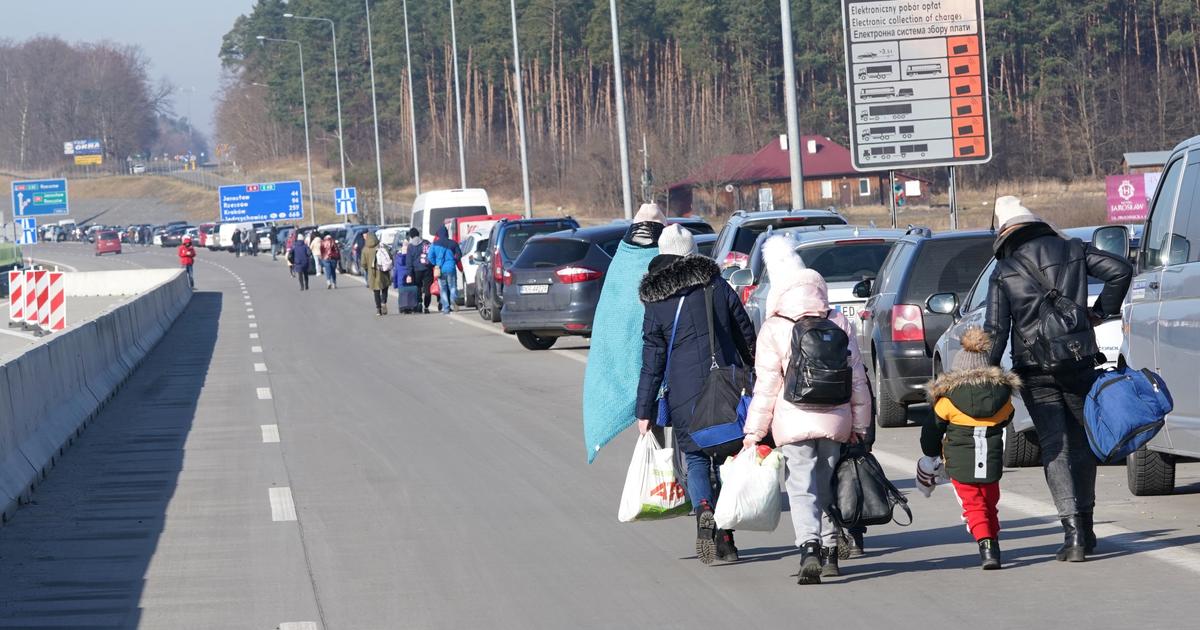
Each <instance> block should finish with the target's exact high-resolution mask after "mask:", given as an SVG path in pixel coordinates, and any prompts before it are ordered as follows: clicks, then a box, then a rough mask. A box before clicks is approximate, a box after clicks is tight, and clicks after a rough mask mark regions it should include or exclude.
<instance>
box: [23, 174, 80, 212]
mask: <svg viewBox="0 0 1200 630" xmlns="http://www.w3.org/2000/svg"><path fill="white" fill-rule="evenodd" d="M12 207H13V216H14V217H38V216H46V215H52V214H59V215H65V214H69V210H68V208H67V180H65V179H40V180H36V181H28V182H13V183H12Z"/></svg>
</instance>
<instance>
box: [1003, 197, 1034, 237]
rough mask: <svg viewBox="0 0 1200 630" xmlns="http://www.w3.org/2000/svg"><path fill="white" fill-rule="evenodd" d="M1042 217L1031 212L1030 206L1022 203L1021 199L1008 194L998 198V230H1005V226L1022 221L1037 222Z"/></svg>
mask: <svg viewBox="0 0 1200 630" xmlns="http://www.w3.org/2000/svg"><path fill="white" fill-rule="evenodd" d="M1039 221H1041V219H1040V218H1039V217H1038V216H1037V215H1036V214H1034V213H1033V212H1031V211H1030V210H1029V208H1026V207H1025V206H1023V205H1021V200H1020V199H1017V198H1016V197H1013V196H1012V195H1008V196H1005V197H1001V198H999V199H997V200H996V230H997V231H1004V229H1005V228H1007V227H1010V226H1013V225H1019V224H1021V223H1037V222H1039Z"/></svg>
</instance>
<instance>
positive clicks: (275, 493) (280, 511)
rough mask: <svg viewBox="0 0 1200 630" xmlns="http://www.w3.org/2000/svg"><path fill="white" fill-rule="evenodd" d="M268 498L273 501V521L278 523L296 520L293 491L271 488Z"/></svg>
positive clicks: (283, 488) (284, 488)
mask: <svg viewBox="0 0 1200 630" xmlns="http://www.w3.org/2000/svg"><path fill="white" fill-rule="evenodd" d="M267 497H268V498H269V499H270V501H271V520H272V521H276V522H281V521H294V520H296V503H295V501H292V489H291V488H288V487H286V486H284V487H282V488H270V489H269V491H268V494H267Z"/></svg>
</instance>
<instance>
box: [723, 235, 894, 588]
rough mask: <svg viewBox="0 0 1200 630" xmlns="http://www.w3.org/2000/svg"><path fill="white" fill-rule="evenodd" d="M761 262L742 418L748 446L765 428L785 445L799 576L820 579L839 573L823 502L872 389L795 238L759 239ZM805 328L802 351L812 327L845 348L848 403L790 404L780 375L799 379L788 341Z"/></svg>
mask: <svg viewBox="0 0 1200 630" xmlns="http://www.w3.org/2000/svg"><path fill="white" fill-rule="evenodd" d="M763 260H764V261H765V263H766V266H767V273H768V274H770V276H771V291H770V293H769V294H768V295H767V303H766V310H765V311H764V316H765V319H764V320H763V325H762V330H761V331H760V334H759V337H758V351H757V352H756V353H755V374H756V378H757V380H756V381H755V384H754V397H753V399H752V400H751V402H750V410H749V412H748V414H747V417H746V427H745V431H746V438H745V441H744V446H745V447H746V448H752V447H754V446H755V445H757V444H758V443H759V442H760V441H762V440H763V439H764V438H766V436H767V434H768V433H770V434H771V436H772V437H773V438H774V440H775V443H776V444H778V445H779V446H780V449H781V450H782V451H783V456H784V459H785V460H786V462H787V481H786V488H787V494H788V499H789V501H790V504H791V513H792V528H793V529H794V530H795V534H796V546H797V547H799V548H800V550H801V556H800V573H799V579H798V580H797V581H798V582H799V583H800V584H819V583H820V582H821V578H822V577H834V576H837V575H839V568H838V547H837V533H838V532H837V529H836V528H835V527H834V524H833V522H832V521H831V520H830V518H829V514H828V513H827V512H826V510H825V507H826V506H827V505H829V503H830V502H831V499H832V497H831V496H830V494H831V490H832V479H833V472H834V468H835V467H836V466H837V462H838V460H839V459H840V457H841V453H842V445H843V444H845V443H850V444H858V443H861V442H863V441H865V440H866V436H867V428H868V427H869V426H870V424H871V391H870V388H869V387H868V386H867V371H866V369H865V368H864V367H863V363H862V356H861V355H860V354H859V351H858V342H857V340H856V338H855V335H854V329H853V328H851V326H850V321H849V320H847V319H846V316H845V315H843V314H842V313H841V311H838V310H834V309H831V308H830V306H829V288H828V287H827V286H826V284H825V279H824V278H822V277H821V274H819V273H817V272H816V271H814V270H812V269H807V268H805V267H804V264H803V262H802V261H801V260H800V256H799V255H797V254H796V251H795V244H794V241H792V240H791V239H789V238H787V237H783V236H775V237H772V238H770V239H769V240H767V242H766V243H764V244H763ZM830 324H832V326H830ZM802 327H803V328H807V329H808V330H809V332H807V333H804V334H803V337H802V338H803V343H804V344H805V345H803V346H801V347H800V348H801V349H803V352H805V353H809V352H812V353H817V352H820V350H821V349H820V348H815V347H812V346H815V345H817V344H816V343H815V342H813V341H812V340H813V339H814V333H819V334H818V336H817V337H816V339H820V340H822V342H823V343H829V344H831V347H833V348H836V351H837V352H838V353H840V355H841V356H842V357H846V356H847V354H848V358H847V359H845V361H846V365H847V367H848V373H845V372H842V373H841V374H839V375H837V377H836V378H838V379H842V382H841V384H840V386H839V387H838V388H837V389H838V392H839V394H841V400H846V402H844V403H832V404H820V403H814V402H792V401H793V400H797V397H796V395H795V394H796V392H795V391H793V388H792V387H791V386H789V387H784V384H785V380H787V381H788V382H789V383H790V381H791V380H792V379H797V380H799V379H803V378H804V376H803V375H796V374H789V372H792V371H793V370H795V369H796V364H794V363H793V359H794V358H799V359H800V360H801V362H802V364H803V362H805V361H806V360H807V359H806V358H805V356H808V355H807V354H806V355H804V356H800V357H795V355H796V353H797V352H799V351H800V349H798V348H797V347H795V346H793V338H794V334H795V333H796V332H798V331H799V330H802ZM838 331H840V332H841V333H844V334H839V333H838ZM809 344H812V346H810V345H809ZM842 344H844V345H842ZM805 369H807V368H805ZM831 380H832V379H831ZM824 382H825V381H821V383H822V384H823V383H824ZM816 383H817V381H814V382H813V384H816ZM845 394H848V396H845Z"/></svg>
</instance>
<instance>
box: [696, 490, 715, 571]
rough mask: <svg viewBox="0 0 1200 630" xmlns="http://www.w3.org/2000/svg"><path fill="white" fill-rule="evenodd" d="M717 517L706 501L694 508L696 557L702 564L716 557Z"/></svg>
mask: <svg viewBox="0 0 1200 630" xmlns="http://www.w3.org/2000/svg"><path fill="white" fill-rule="evenodd" d="M716 537H717V519H716V518H714V517H713V509H712V506H710V505H709V504H708V501H701V502H700V507H698V508H696V557H697V558H700V562H703V563H704V564H712V563H713V561H714V560H716V559H717V544H716Z"/></svg>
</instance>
